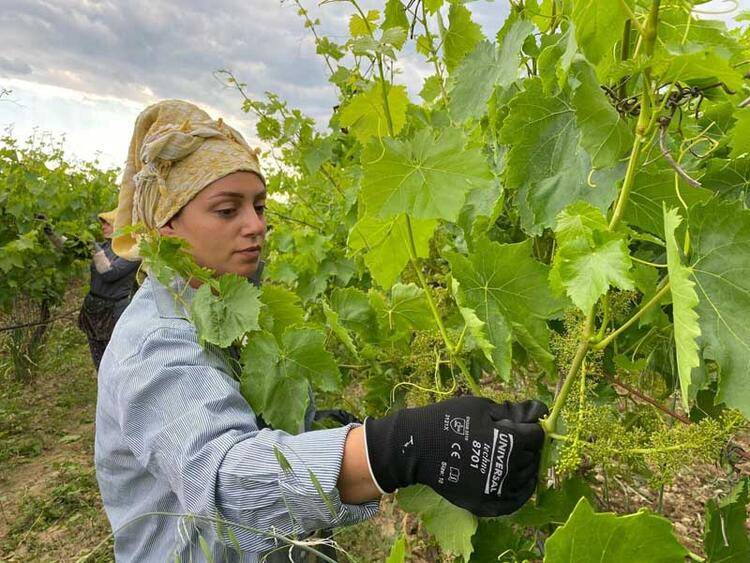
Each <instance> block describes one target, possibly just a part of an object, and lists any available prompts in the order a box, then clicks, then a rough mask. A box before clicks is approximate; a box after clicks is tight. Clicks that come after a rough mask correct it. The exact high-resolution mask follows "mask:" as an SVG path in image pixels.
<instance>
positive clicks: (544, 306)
mask: <svg viewBox="0 0 750 563" xmlns="http://www.w3.org/2000/svg"><path fill="white" fill-rule="evenodd" d="M446 258H447V259H448V261H449V262H450V265H451V271H452V273H453V277H455V278H456V279H457V280H458V282H459V284H460V289H459V292H460V295H461V298H462V303H465V304H466V305H467V306H469V307H471V308H473V309H474V310H475V311H476V313H477V316H478V317H479V318H480V319H481V320H482V321H483V322H485V323H486V326H485V330H486V332H487V337H488V339H489V341H490V342H491V343H492V344H493V345H494V346H495V349H494V350H493V359H494V360H495V366H496V367H497V369H498V371H499V373H500V375H501V377H503V378H505V379H507V378H508V377H509V376H510V365H509V364H508V363H507V349H508V331H509V330H510V333H511V334H512V336H513V337H514V338H515V339H516V340H518V341H519V342H520V343H521V345H522V346H523V347H524V348H526V349H527V350H528V351H529V352H530V353H531V354H532V356H534V358H535V359H536V360H537V361H538V362H539V363H540V364H541V365H542V366H543V367H545V368H547V369H551V362H552V355H551V354H550V353H549V344H548V342H549V333H548V329H547V324H546V322H547V319H550V318H552V317H554V316H555V315H556V314H557V313H559V312H560V310H561V309H562V304H563V303H562V301H561V300H560V299H558V298H556V297H555V296H554V295H553V294H552V291H551V290H550V288H549V286H548V285H547V276H548V273H549V268H548V267H547V266H545V265H544V264H542V263H540V262H537V261H536V260H534V259H533V258H532V256H531V240H527V241H524V242H520V243H515V244H499V243H496V242H491V241H488V240H480V241H477V243H476V244H475V251H474V252H473V253H472V254H470V255H469V256H468V257H466V256H463V255H461V254H456V253H450V254H448V255H447V256H446Z"/></svg>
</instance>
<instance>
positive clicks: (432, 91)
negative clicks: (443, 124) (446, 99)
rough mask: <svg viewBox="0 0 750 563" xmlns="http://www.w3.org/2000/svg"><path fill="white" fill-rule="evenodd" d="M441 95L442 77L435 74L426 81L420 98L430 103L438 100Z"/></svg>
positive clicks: (420, 92)
mask: <svg viewBox="0 0 750 563" xmlns="http://www.w3.org/2000/svg"><path fill="white" fill-rule="evenodd" d="M440 93H441V89H440V77H439V76H438V75H437V74H433V75H432V76H428V77H427V78H425V79H424V83H423V84H422V89H421V90H420V91H419V97H420V98H422V99H423V100H424V101H425V102H427V103H430V102H432V101H433V100H434V99H435V98H437V97H438V96H439V95H440Z"/></svg>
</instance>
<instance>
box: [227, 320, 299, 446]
mask: <svg viewBox="0 0 750 563" xmlns="http://www.w3.org/2000/svg"><path fill="white" fill-rule="evenodd" d="M242 365H243V367H242V375H241V377H240V390H241V392H242V396H243V397H245V399H246V400H247V402H248V403H249V404H250V406H251V407H252V408H253V410H254V411H255V412H256V413H258V414H260V415H262V416H263V418H264V419H265V420H266V422H268V423H269V424H271V425H272V426H273V427H274V428H278V429H280V430H284V431H286V432H290V433H292V434H298V433H300V432H302V431H303V430H304V418H305V412H306V411H307V405H308V403H309V401H310V394H309V388H310V385H309V383H308V381H307V380H306V379H305V378H304V377H303V376H300V374H299V373H296V372H292V373H289V374H288V373H286V372H285V371H284V370H283V369H282V360H281V350H280V349H279V345H278V344H277V342H276V338H275V337H274V336H273V334H271V333H269V332H260V333H256V334H254V335H253V337H252V338H251V339H249V341H248V343H247V345H246V346H245V348H244V349H243V350H242Z"/></svg>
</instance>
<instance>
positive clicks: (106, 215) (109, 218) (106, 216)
mask: <svg viewBox="0 0 750 563" xmlns="http://www.w3.org/2000/svg"><path fill="white" fill-rule="evenodd" d="M116 216H117V209H116V208H115V209H113V210H112V211H102V212H101V213H99V214H98V215H97V217H98V218H99V219H101V220H102V221H106V222H107V223H109V224H110V225H112V226H114V224H115V217H116Z"/></svg>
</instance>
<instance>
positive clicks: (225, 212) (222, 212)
mask: <svg viewBox="0 0 750 563" xmlns="http://www.w3.org/2000/svg"><path fill="white" fill-rule="evenodd" d="M234 212H235V209H234V208H233V207H228V208H226V209H217V210H216V213H218V214H219V215H221V216H222V217H231V216H232V215H234Z"/></svg>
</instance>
